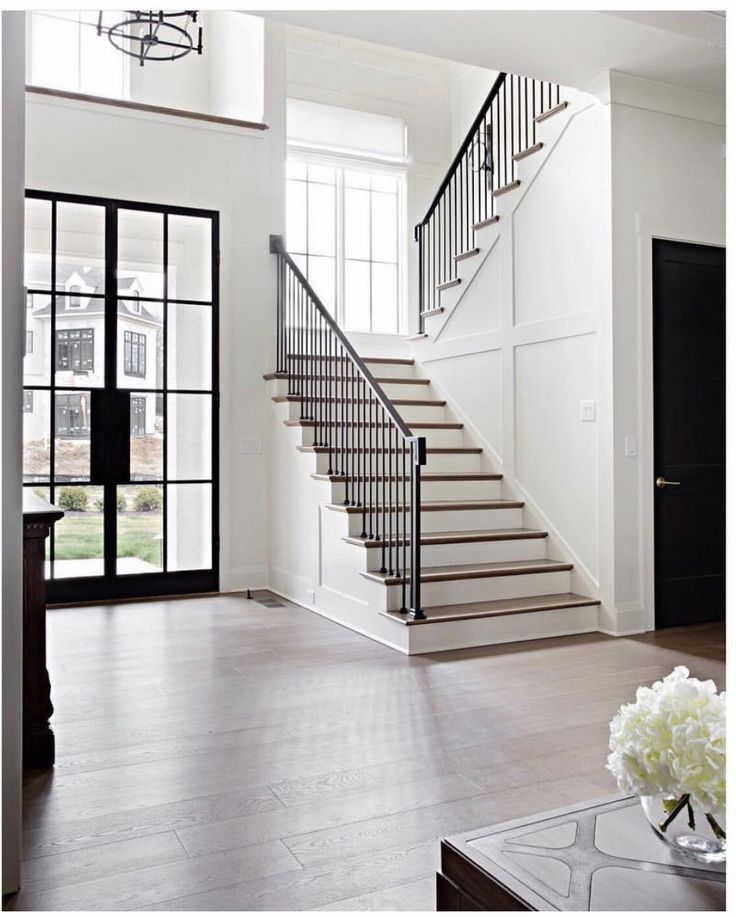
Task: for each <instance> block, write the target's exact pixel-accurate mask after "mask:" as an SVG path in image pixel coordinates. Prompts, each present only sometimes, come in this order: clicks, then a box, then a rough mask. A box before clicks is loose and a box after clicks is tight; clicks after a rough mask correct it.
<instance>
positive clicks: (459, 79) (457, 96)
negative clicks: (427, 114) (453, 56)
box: [450, 64, 498, 154]
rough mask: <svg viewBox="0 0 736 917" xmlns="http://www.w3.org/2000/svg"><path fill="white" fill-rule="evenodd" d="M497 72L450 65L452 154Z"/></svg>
mask: <svg viewBox="0 0 736 917" xmlns="http://www.w3.org/2000/svg"><path fill="white" fill-rule="evenodd" d="M497 76H498V71H496V70H486V68H485V67H471V66H470V65H469V64H451V70H450V106H451V112H450V114H451V132H450V146H451V148H452V152H453V154H454V153H455V152H456V151H457V150H458V149H459V148H460V144H461V143H462V142H463V140H464V139H465V135H466V134H467V133H468V130H469V129H470V125H471V124H472V123H473V120H474V118H475V116H476V115H477V114H478V112H479V111H480V108H481V105H482V104H483V103H484V102H485V100H486V98H487V97H488V93H489V92H490V91H491V87H492V86H493V84H494V82H495V81H496V77H497Z"/></svg>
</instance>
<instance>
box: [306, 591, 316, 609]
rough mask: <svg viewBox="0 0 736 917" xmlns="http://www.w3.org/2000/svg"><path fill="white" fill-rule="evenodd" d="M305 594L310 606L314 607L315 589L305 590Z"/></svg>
mask: <svg viewBox="0 0 736 917" xmlns="http://www.w3.org/2000/svg"><path fill="white" fill-rule="evenodd" d="M305 594H306V596H307V603H308V604H309V605H314V589H307V590H305Z"/></svg>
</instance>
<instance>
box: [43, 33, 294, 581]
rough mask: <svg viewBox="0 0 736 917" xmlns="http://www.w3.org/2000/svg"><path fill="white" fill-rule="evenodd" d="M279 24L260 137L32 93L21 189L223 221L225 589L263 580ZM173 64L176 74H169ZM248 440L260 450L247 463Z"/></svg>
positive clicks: (270, 46) (279, 178)
mask: <svg viewBox="0 0 736 917" xmlns="http://www.w3.org/2000/svg"><path fill="white" fill-rule="evenodd" d="M280 31H281V26H280V25H278V24H272V25H270V26H269V27H268V28H267V35H266V45H267V48H266V60H267V63H266V67H267V73H268V81H267V102H266V121H267V123H268V124H269V127H270V129H269V130H268V131H265V132H261V131H248V130H245V129H241V128H230V127H225V126H217V125H210V124H204V123H201V122H196V121H191V122H188V121H185V120H183V119H180V118H167V117H164V116H153V115H148V114H145V113H132V112H126V111H122V110H119V109H111V108H107V107H105V106H101V105H92V104H80V103H71V102H67V101H58V100H49V99H44V98H42V97H35V96H29V97H28V105H27V120H28V129H27V159H26V168H27V183H28V186H29V187H34V188H39V189H42V190H49V191H66V192H73V193H77V194H90V195H100V196H103V197H106V196H107V197H118V198H124V199H130V200H140V201H151V202H154V203H162V204H178V205H182V206H190V207H200V208H205V209H213V210H217V211H219V213H220V249H221V265H220V280H221V295H220V388H221V392H222V400H221V408H220V428H221V442H220V472H221V482H220V483H221V507H220V511H221V523H220V532H221V539H222V550H221V557H220V571H221V579H220V585H221V589H223V590H228V589H236V588H244V587H248V586H250V587H259V586H264V585H265V584H266V581H267V573H266V570H267V563H268V540H267V538H266V537H264V532H267V528H268V514H267V509H266V506H267V504H266V490H267V483H268V480H267V462H266V454H267V448H268V442H267V438H268V428H267V420H268V418H269V403H268V401H267V397H266V391H265V385H264V383H263V381H262V379H261V374H262V373H263V372H265V371H268V370H271V369H272V368H273V360H272V338H273V330H272V329H273V319H274V315H275V304H274V302H275V301H274V285H273V280H274V278H275V265H274V260H273V256H271V255H270V254H269V252H268V237H269V234H270V233H281V232H283V217H282V212H283V193H284V192H283V184H284V175H283V150H284V98H285V94H284V85H283V74H284V64H283V49H282V42H281V38H280ZM172 66H174V65H172ZM244 438H248V439H255V440H256V441H257V443H258V444H259V446H258V447H259V448H260V451H259V452H256V453H255V454H244V452H242V451H241V443H242V441H243V439H244Z"/></svg>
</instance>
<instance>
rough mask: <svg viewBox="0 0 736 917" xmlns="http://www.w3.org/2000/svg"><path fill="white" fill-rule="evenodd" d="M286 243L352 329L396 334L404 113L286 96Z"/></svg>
mask: <svg viewBox="0 0 736 917" xmlns="http://www.w3.org/2000/svg"><path fill="white" fill-rule="evenodd" d="M287 134H288V143H289V156H288V159H287V166H286V247H287V249H288V251H289V252H290V254H291V255H292V257H293V258H294V260H295V261H296V263H297V264H298V265H299V267H300V268H301V270H302V271H303V272H304V274H305V275H306V277H307V279H308V280H309V282H310V284H311V285H312V286H313V287H314V289H315V292H316V293H317V295H318V296H319V297H320V299H321V300H322V301H323V303H324V305H325V306H326V307H327V308H328V309H329V310H330V312H332V314H333V315H334V316H335V317H336V319H337V321H338V322H339V324H340V325H342V327H344V328H345V329H346V330H348V331H372V332H378V333H384V334H397V333H399V331H400V330H401V326H402V312H403V300H404V296H403V290H404V285H405V277H404V274H405V270H404V264H405V257H406V247H407V246H406V188H405V186H406V178H405V168H406V163H407V160H406V157H405V155H404V154H405V139H406V129H405V126H404V123H403V121H401V120H400V119H399V118H394V117H389V116H386V115H376V114H372V113H366V112H359V111H353V110H350V109H343V108H337V107H335V106H331V105H322V104H320V103H316V102H307V101H303V100H299V99H289V100H288V107H287Z"/></svg>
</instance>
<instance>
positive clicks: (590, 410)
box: [580, 401, 595, 423]
mask: <svg viewBox="0 0 736 917" xmlns="http://www.w3.org/2000/svg"><path fill="white" fill-rule="evenodd" d="M580 419H581V420H583V421H586V422H587V423H590V422H591V421H593V420H595V401H581V402H580Z"/></svg>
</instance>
